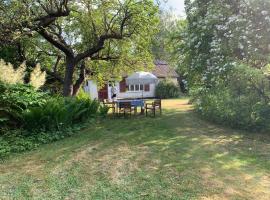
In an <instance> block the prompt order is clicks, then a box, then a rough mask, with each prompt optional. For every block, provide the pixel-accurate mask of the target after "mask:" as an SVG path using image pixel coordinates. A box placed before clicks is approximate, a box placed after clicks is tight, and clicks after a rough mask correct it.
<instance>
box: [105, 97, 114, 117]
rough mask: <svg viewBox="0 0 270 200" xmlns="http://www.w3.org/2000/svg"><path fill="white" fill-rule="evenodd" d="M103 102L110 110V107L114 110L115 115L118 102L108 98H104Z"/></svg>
mask: <svg viewBox="0 0 270 200" xmlns="http://www.w3.org/2000/svg"><path fill="white" fill-rule="evenodd" d="M103 104H104V105H105V106H107V107H108V109H109V110H110V109H111V110H112V114H113V116H114V115H115V111H116V103H115V102H109V101H108V100H107V99H104V100H103Z"/></svg>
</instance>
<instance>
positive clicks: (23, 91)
mask: <svg viewBox="0 0 270 200" xmlns="http://www.w3.org/2000/svg"><path fill="white" fill-rule="evenodd" d="M48 98H49V96H48V94H46V93H43V92H37V91H36V90H35V89H34V88H33V87H32V86H30V85H24V84H14V85H9V84H4V83H1V82H0V125H1V126H4V125H6V126H13V127H14V126H17V127H18V126H20V125H22V124H21V122H22V116H21V115H22V113H23V112H24V110H27V109H29V108H31V107H36V106H41V105H43V104H44V103H45V102H46V100H47V99H48Z"/></svg>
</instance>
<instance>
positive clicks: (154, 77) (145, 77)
mask: <svg viewBox="0 0 270 200" xmlns="http://www.w3.org/2000/svg"><path fill="white" fill-rule="evenodd" d="M178 78H179V75H178V74H177V73H176V72H175V70H173V69H172V68H171V67H170V66H169V65H168V64H167V63H166V62H164V61H156V62H155V68H154V70H153V71H152V72H143V71H141V72H135V73H133V74H131V75H130V76H125V77H123V80H122V81H120V82H116V83H115V87H116V89H117V98H119V99H129V98H154V97H155V88H156V85H157V84H158V82H159V81H160V80H164V79H167V80H171V81H172V82H174V83H175V84H178ZM111 87H112V83H110V82H108V83H107V84H106V85H105V86H104V87H103V88H102V89H101V90H98V87H97V84H96V83H95V82H94V81H92V80H89V81H87V83H86V85H85V87H84V90H85V91H86V92H87V93H89V95H90V96H91V98H92V99H99V100H103V99H111V96H112V94H111Z"/></svg>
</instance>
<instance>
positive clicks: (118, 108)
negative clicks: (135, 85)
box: [103, 99, 162, 117]
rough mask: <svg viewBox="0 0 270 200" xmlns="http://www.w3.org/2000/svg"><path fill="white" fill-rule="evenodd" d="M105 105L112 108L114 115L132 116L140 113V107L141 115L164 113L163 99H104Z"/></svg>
mask: <svg viewBox="0 0 270 200" xmlns="http://www.w3.org/2000/svg"><path fill="white" fill-rule="evenodd" d="M103 103H104V105H106V106H108V108H109V109H110V110H112V114H113V116H124V117H126V116H129V117H131V116H132V113H133V114H134V115H137V114H138V109H140V113H139V114H140V115H144V114H145V115H146V116H153V117H155V116H156V113H157V112H159V114H160V115H161V114H162V107H161V99H153V100H146V99H122V100H116V101H114V102H108V101H106V100H105V101H103Z"/></svg>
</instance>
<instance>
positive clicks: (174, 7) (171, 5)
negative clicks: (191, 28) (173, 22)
mask: <svg viewBox="0 0 270 200" xmlns="http://www.w3.org/2000/svg"><path fill="white" fill-rule="evenodd" d="M184 1H185V0H166V2H167V3H162V7H163V8H166V9H169V10H171V11H172V12H174V13H175V15H177V16H179V17H185V16H186V14H185V3H184Z"/></svg>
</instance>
